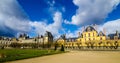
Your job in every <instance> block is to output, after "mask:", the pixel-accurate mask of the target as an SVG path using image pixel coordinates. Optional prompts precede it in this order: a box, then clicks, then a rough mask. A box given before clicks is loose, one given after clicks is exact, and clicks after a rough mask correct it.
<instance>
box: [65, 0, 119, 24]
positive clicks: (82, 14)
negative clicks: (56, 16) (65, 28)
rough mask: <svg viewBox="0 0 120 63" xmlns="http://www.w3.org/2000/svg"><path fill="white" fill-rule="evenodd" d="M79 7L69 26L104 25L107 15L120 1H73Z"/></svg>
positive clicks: (68, 22)
mask: <svg viewBox="0 0 120 63" xmlns="http://www.w3.org/2000/svg"><path fill="white" fill-rule="evenodd" d="M73 3H74V4H75V5H76V6H78V9H77V10H76V14H75V15H73V16H72V18H71V22H70V21H66V22H65V23H67V24H75V25H85V24H93V23H96V24H98V23H102V22H103V21H104V19H105V18H106V17H107V15H108V14H109V13H110V12H111V11H112V10H114V9H115V7H116V6H117V5H118V4H119V3H120V0H73Z"/></svg>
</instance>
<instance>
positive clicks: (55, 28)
mask: <svg viewBox="0 0 120 63" xmlns="http://www.w3.org/2000/svg"><path fill="white" fill-rule="evenodd" d="M53 21H54V22H53V23H51V24H46V23H45V22H38V21H35V22H30V24H31V26H32V27H34V28H35V31H36V32H37V34H44V33H45V31H50V32H52V34H53V35H59V30H61V29H62V26H61V25H62V14H61V13H60V12H55V13H54V16H53Z"/></svg>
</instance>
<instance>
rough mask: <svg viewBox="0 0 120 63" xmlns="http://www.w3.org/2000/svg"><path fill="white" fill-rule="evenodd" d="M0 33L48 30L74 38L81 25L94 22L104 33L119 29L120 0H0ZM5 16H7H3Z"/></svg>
mask: <svg viewBox="0 0 120 63" xmlns="http://www.w3.org/2000/svg"><path fill="white" fill-rule="evenodd" d="M0 2H1V3H0V8H1V9H2V10H0V28H1V29H0V36H10V37H13V36H18V35H19V34H20V33H27V34H29V35H30V36H31V37H34V36H37V35H38V34H39V35H43V34H44V33H45V31H50V32H52V34H53V35H54V36H55V37H59V36H60V35H61V34H66V35H67V36H68V37H76V36H77V33H78V32H82V30H83V28H84V26H88V25H92V24H97V30H98V31H103V29H105V30H106V34H110V33H114V32H115V31H116V30H118V31H119V32H120V28H119V27H120V25H119V24H120V0H99V1H98V0H67V1H66V0H0ZM6 18H7V19H6Z"/></svg>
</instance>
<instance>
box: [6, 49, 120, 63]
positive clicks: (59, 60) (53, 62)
mask: <svg viewBox="0 0 120 63" xmlns="http://www.w3.org/2000/svg"><path fill="white" fill-rule="evenodd" d="M6 63H120V51H71V52H68V53H63V54H56V55H49V56H43V57H37V58H31V59H24V60H17V61H11V62H6Z"/></svg>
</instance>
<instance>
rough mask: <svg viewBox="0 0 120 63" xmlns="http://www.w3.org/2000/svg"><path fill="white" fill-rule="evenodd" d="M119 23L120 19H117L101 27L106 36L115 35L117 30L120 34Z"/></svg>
mask: <svg viewBox="0 0 120 63" xmlns="http://www.w3.org/2000/svg"><path fill="white" fill-rule="evenodd" d="M119 23H120V19H116V20H112V21H108V22H106V23H104V24H103V25H101V27H102V28H104V29H105V31H106V34H111V33H115V32H116V30H117V31H118V32H119V33H120V24H119Z"/></svg>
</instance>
